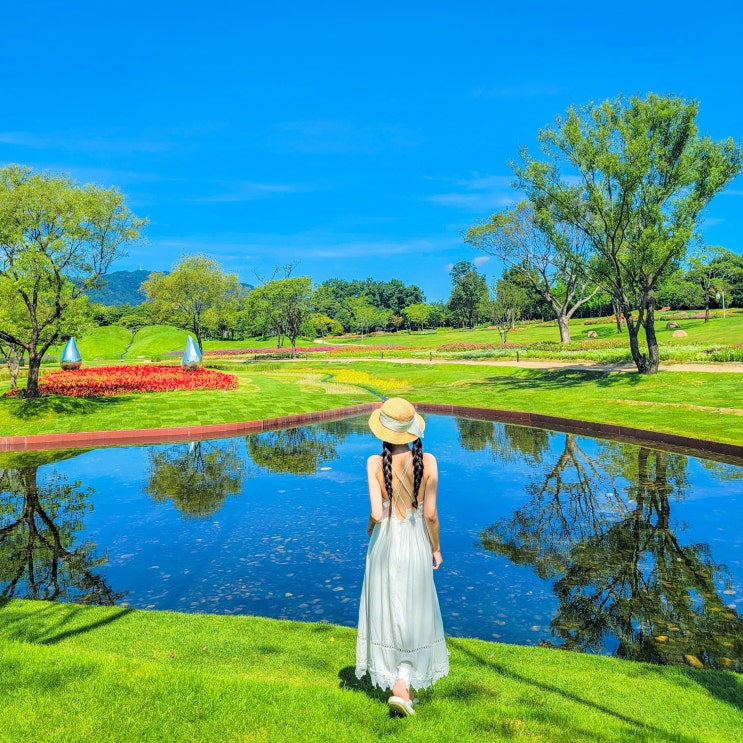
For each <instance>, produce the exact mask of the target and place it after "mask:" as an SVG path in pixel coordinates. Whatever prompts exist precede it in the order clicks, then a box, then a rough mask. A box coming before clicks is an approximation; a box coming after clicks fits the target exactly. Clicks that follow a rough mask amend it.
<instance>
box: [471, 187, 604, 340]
mask: <svg viewBox="0 0 743 743" xmlns="http://www.w3.org/2000/svg"><path fill="white" fill-rule="evenodd" d="M465 242H467V243H469V244H470V245H473V246H474V247H476V248H478V249H479V250H481V251H483V252H484V253H487V254H489V255H494V256H496V257H497V258H499V259H500V260H501V261H502V262H503V264H504V265H505V266H506V268H507V270H508V272H509V274H510V275H511V276H514V277H515V276H518V278H519V282H518V284H519V285H522V286H524V285H525V286H528V287H529V288H530V289H531V291H532V292H533V293H535V294H536V295H537V296H538V297H540V298H541V299H542V301H543V303H544V304H546V305H547V307H548V308H549V310H550V312H551V314H552V315H553V316H554V317H555V318H556V319H557V321H558V327H559V329H560V340H561V341H562V342H563V343H569V342H570V332H569V330H568V320H569V319H570V318H571V317H572V316H573V315H574V314H575V312H576V311H577V310H578V309H579V308H580V307H581V306H582V305H584V304H585V303H586V302H588V301H590V300H591V299H592V298H593V297H594V296H595V295H596V294H598V293H599V291H600V287H599V285H598V284H597V283H596V280H595V279H594V278H592V277H591V275H590V272H589V270H588V268H589V263H590V255H589V250H590V243H589V241H588V239H587V237H586V235H585V234H584V233H582V232H581V231H580V230H579V229H577V228H576V227H575V226H574V225H571V224H569V223H562V222H560V221H557V220H554V219H552V218H551V215H550V213H549V211H547V210H545V209H542V210H541V211H540V212H538V211H535V210H534V209H533V208H532V207H530V206H529V205H528V204H527V203H525V202H522V203H520V204H518V205H517V206H516V207H514V208H513V209H507V210H503V211H501V212H498V213H496V214H494V215H493V216H492V217H491V218H490V221H489V222H487V223H486V224H482V225H477V226H475V227H471V228H470V229H469V230H468V231H467V235H466V236H465ZM503 278H504V279H506V276H505V275H504V277H503ZM510 285H511V286H515V285H516V282H513V281H510ZM527 301H528V298H527V296H526V295H524V297H523V300H522V301H521V302H520V304H521V309H524V308H525V307H526V305H527ZM494 322H495V321H494ZM496 324H498V323H496ZM504 342H505V338H504Z"/></svg>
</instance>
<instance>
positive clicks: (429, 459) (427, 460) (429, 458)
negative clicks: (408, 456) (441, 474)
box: [423, 451, 436, 466]
mask: <svg viewBox="0 0 743 743" xmlns="http://www.w3.org/2000/svg"><path fill="white" fill-rule="evenodd" d="M427 464H431V465H435V464H436V457H434V455H433V454H431V452H427V451H424V452H423V465H424V466H425V465H427Z"/></svg>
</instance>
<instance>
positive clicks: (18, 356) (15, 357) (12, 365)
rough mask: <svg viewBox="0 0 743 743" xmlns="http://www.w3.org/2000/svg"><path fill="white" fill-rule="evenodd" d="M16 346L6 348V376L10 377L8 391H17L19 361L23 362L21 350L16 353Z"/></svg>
mask: <svg viewBox="0 0 743 743" xmlns="http://www.w3.org/2000/svg"><path fill="white" fill-rule="evenodd" d="M18 348H19V347H18V346H16V345H14V344H11V345H10V346H9V347H8V355H7V361H8V374H9V375H10V389H11V390H17V389H18V372H19V371H20V368H21V361H22V360H23V349H22V348H21V349H20V353H19V352H18Z"/></svg>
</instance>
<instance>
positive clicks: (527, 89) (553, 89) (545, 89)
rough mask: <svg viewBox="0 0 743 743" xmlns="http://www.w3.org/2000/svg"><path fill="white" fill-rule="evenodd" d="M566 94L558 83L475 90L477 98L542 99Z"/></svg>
mask: <svg viewBox="0 0 743 743" xmlns="http://www.w3.org/2000/svg"><path fill="white" fill-rule="evenodd" d="M564 92H566V88H565V86H563V85H558V84H556V83H524V84H521V85H483V86H481V87H479V88H475V90H473V91H472V95H473V97H475V98H499V99H502V98H507V99H510V98H542V97H544V96H555V95H560V94H561V93H564Z"/></svg>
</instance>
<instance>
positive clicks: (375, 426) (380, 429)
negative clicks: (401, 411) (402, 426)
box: [369, 408, 426, 444]
mask: <svg viewBox="0 0 743 743" xmlns="http://www.w3.org/2000/svg"><path fill="white" fill-rule="evenodd" d="M380 412H381V409H380V408H377V409H376V410H375V411H374V412H373V413H372V414H371V415H370V416H369V428H370V429H371V432H372V433H373V434H374V435H375V436H376V437H377V438H378V439H380V440H381V441H386V442H387V443H388V444H410V443H412V442H413V441H415V440H416V439H417V438H420V437H419V436H418V435H417V434H414V433H408V432H407V431H390V429H389V428H387V427H385V426H383V425H382V422H381V421H380V420H379V414H380ZM415 417H416V420H417V421H418V425H419V426H420V430H421V433H422V432H423V431H424V430H425V428H426V422H425V421H424V420H423V418H421V417H420V415H418V413H416V414H415Z"/></svg>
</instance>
